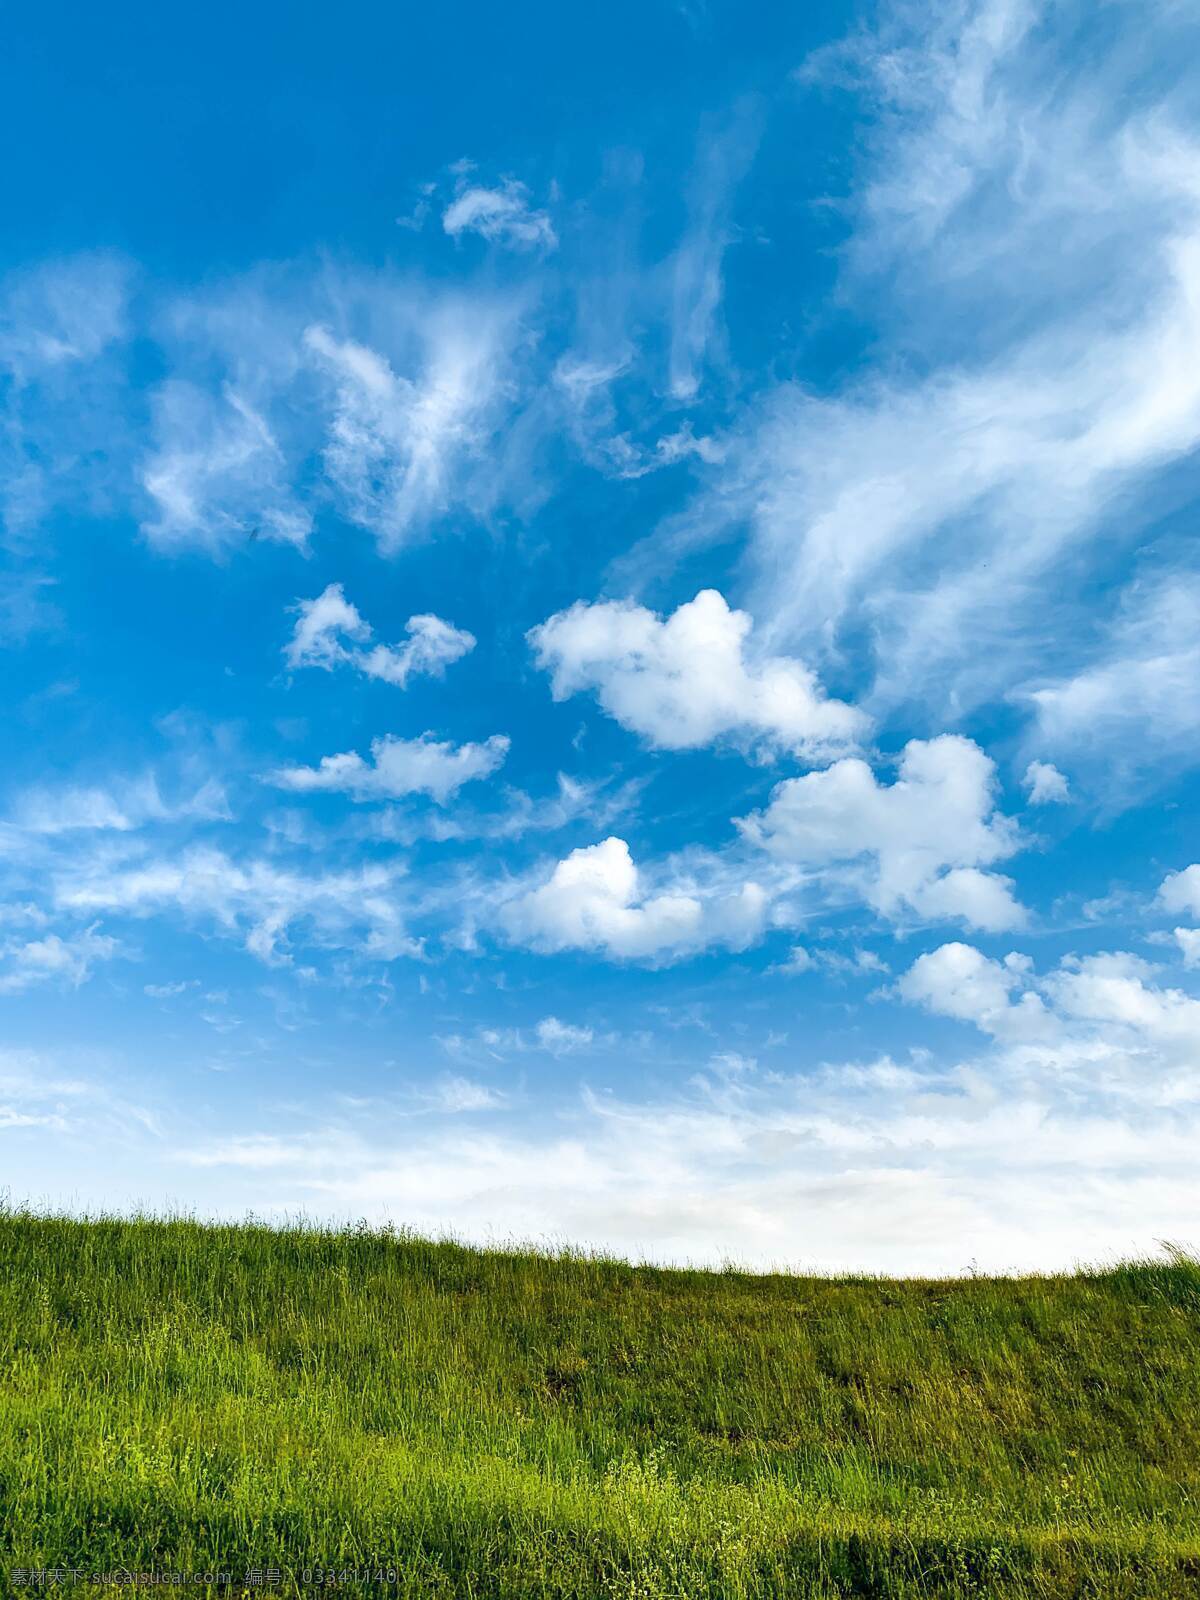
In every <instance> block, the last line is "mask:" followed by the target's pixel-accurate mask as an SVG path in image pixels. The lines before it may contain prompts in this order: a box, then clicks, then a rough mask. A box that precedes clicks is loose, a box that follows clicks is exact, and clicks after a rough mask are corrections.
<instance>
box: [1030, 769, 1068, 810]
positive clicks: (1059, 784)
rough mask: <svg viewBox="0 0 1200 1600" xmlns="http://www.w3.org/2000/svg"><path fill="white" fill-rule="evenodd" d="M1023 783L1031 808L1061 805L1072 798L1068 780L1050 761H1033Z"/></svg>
mask: <svg viewBox="0 0 1200 1600" xmlns="http://www.w3.org/2000/svg"><path fill="white" fill-rule="evenodd" d="M1023 781H1024V784H1025V787H1026V789H1027V790H1028V791H1029V804H1030V805H1031V806H1050V805H1060V804H1063V803H1065V802H1066V801H1067V800H1069V799H1070V798H1071V791H1070V786H1069V785H1068V783H1067V780H1066V778H1064V777H1063V775H1062V773H1061V772H1060V771H1059V770H1058V768H1057V767H1055V766H1052V765H1051V763H1050V762H1049V761H1031V762H1030V763H1029V765H1028V766H1027V767H1026V768H1025V777H1024V780H1023Z"/></svg>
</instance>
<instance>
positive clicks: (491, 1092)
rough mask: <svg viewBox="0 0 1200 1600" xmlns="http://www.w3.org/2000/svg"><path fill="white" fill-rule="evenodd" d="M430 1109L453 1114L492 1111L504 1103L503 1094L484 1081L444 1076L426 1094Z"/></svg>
mask: <svg viewBox="0 0 1200 1600" xmlns="http://www.w3.org/2000/svg"><path fill="white" fill-rule="evenodd" d="M426 1099H427V1101H428V1104H429V1106H430V1108H431V1109H432V1110H435V1111H441V1112H445V1113H448V1114H450V1115H455V1114H457V1113H460V1112H465V1111H494V1110H496V1109H498V1108H499V1107H500V1106H503V1105H504V1104H505V1099H504V1096H503V1095H502V1094H501V1093H500V1092H499V1091H498V1090H496V1089H491V1088H489V1087H488V1085H487V1084H485V1083H475V1082H474V1081H473V1080H472V1079H470V1078H459V1077H445V1078H442V1079H441V1080H440V1081H439V1082H438V1083H437V1084H435V1085H434V1087H433V1089H432V1091H431V1092H430V1093H429V1094H428V1095H427V1096H426Z"/></svg>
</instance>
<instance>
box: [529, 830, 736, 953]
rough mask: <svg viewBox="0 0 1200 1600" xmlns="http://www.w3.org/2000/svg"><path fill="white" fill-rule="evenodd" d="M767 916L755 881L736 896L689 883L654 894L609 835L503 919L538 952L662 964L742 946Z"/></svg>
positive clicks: (575, 854)
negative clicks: (578, 952) (581, 953)
mask: <svg viewBox="0 0 1200 1600" xmlns="http://www.w3.org/2000/svg"><path fill="white" fill-rule="evenodd" d="M766 912H767V895H766V893H765V891H764V890H763V889H762V888H760V887H759V885H758V884H756V883H752V882H747V883H744V884H742V885H741V887H740V888H739V889H737V890H735V891H733V892H729V891H715V892H714V891H708V892H705V891H704V890H703V889H701V888H700V887H698V886H697V885H694V884H689V885H687V886H682V885H675V886H671V887H669V888H667V889H666V890H664V892H663V893H660V894H648V893H647V892H646V890H645V888H644V887H643V884H642V876H641V874H640V873H639V871H638V868H637V867H636V866H635V864H634V861H633V858H632V856H631V855H630V853H629V846H628V845H627V844H626V842H625V840H624V839H617V838H609V839H605V840H603V841H602V842H601V843H600V844H594V845H587V846H585V847H584V848H582V849H579V850H573V851H572V852H571V854H570V855H569V856H567V858H566V859H565V860H564V861H560V862H559V863H558V864H557V865H556V866H555V868H554V870H553V872H551V874H550V876H549V878H548V879H546V881H545V882H543V883H541V884H539V885H538V886H537V887H535V888H532V889H528V890H526V891H524V892H523V893H520V894H519V895H517V896H516V897H515V898H514V899H512V900H511V901H509V902H508V904H506V905H505V906H504V907H503V908H502V910H501V913H500V919H499V920H500V926H501V928H502V929H503V931H504V932H505V933H506V934H507V936H508V937H509V938H510V939H511V940H512V941H513V942H514V943H517V944H523V945H528V946H529V947H530V948H532V949H534V950H539V951H542V952H546V953H551V952H555V951H560V950H594V951H598V952H599V953H601V954H602V955H605V956H608V957H609V958H610V959H614V960H622V959H624V960H634V961H637V960H648V961H660V962H661V961H670V960H673V959H677V958H679V957H681V956H684V955H688V954H693V953H695V952H697V951H700V950H703V949H706V948H709V947H710V946H714V945H723V946H726V947H728V948H731V949H735V950H741V949H744V948H745V947H746V946H747V945H749V944H751V943H752V942H753V941H754V940H755V939H757V938H758V937H759V936H760V935H761V933H762V930H763V927H764V924H765V919H766Z"/></svg>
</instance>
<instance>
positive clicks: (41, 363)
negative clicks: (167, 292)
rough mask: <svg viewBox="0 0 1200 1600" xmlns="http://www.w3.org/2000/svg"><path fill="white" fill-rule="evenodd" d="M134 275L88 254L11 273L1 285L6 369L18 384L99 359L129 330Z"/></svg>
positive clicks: (0, 356) (0, 336)
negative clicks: (131, 283) (50, 372)
mask: <svg viewBox="0 0 1200 1600" xmlns="http://www.w3.org/2000/svg"><path fill="white" fill-rule="evenodd" d="M130 278H131V273H130V269H129V267H128V266H127V265H126V263H125V262H123V261H121V260H120V259H118V258H117V257H115V256H107V255H102V254H84V255H79V256H74V257H67V258H64V259H60V260H57V261H48V262H44V263H41V264H39V265H38V266H37V267H35V268H33V269H32V270H26V271H21V272H15V273H11V274H10V275H9V276H8V277H6V278H5V279H4V280H3V282H2V283H0V367H3V368H5V369H7V371H8V372H9V373H10V374H11V375H12V376H13V377H14V378H15V379H16V380H17V382H18V383H22V384H24V383H29V382H30V381H32V380H33V379H34V378H35V377H37V376H39V375H40V374H41V373H43V372H44V371H46V369H48V368H56V367H70V366H73V365H76V364H78V363H87V362H90V361H94V360H95V359H96V357H97V356H99V355H100V354H102V352H103V351H104V350H105V349H107V348H108V346H110V345H112V344H115V343H117V342H119V341H120V340H122V339H124V338H126V337H127V335H128V332H129V291H130Z"/></svg>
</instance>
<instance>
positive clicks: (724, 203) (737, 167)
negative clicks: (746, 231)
mask: <svg viewBox="0 0 1200 1600" xmlns="http://www.w3.org/2000/svg"><path fill="white" fill-rule="evenodd" d="M758 135H759V116H758V109H757V107H756V106H754V105H753V104H751V103H749V102H747V103H745V104H744V105H743V106H742V107H741V108H740V109H739V112H738V114H737V115H736V116H735V117H734V119H733V120H732V121H731V122H730V124H729V126H728V127H727V128H725V129H723V130H721V131H719V132H718V131H714V132H711V133H710V134H709V135H708V136H707V137H705V138H704V139H703V140H702V142H701V147H700V152H699V158H698V160H697V163H696V170H695V172H694V173H693V175H692V180H691V183H690V185H689V193H688V224H687V229H686V231H685V233H684V236H683V238H682V239H681V240H680V243H679V246H678V248H677V250H676V251H675V253H674V256H673V258H672V261H671V343H670V358H669V368H668V379H667V381H668V386H669V388H670V392H671V394H672V395H673V396H674V397H675V398H676V399H677V400H691V399H694V398H695V396H696V394H697V393H698V391H699V388H700V377H701V372H702V370H703V366H704V361H705V357H706V354H707V352H708V350H709V347H710V345H711V343H712V340H713V337H714V330H715V329H716V326H717V314H718V311H719V309H720V305H721V295H722V290H723V284H722V279H721V264H722V260H723V257H724V254H725V250H726V248H727V247H728V245H729V243H730V241H731V239H732V238H733V237H735V235H734V232H733V229H732V226H731V223H730V209H731V205H732V201H733V195H734V192H735V190H736V188H737V185H738V183H739V182H740V180H741V179H742V177H743V176H744V174H745V172H746V171H747V169H748V168H749V166H750V163H751V161H752V160H753V158H754V153H755V150H756V149H757V147H758Z"/></svg>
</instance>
